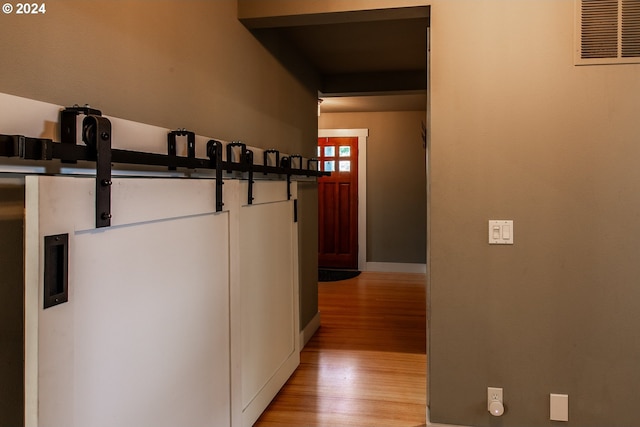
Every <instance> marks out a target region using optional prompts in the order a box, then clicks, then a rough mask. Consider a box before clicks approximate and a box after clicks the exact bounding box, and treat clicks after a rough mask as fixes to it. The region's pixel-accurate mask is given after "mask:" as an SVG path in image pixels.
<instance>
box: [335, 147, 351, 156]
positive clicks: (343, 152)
mask: <svg viewBox="0 0 640 427" xmlns="http://www.w3.org/2000/svg"><path fill="white" fill-rule="evenodd" d="M338 153H339V155H340V157H349V156H351V147H349V146H348V145H346V146H341V147H340V148H338Z"/></svg>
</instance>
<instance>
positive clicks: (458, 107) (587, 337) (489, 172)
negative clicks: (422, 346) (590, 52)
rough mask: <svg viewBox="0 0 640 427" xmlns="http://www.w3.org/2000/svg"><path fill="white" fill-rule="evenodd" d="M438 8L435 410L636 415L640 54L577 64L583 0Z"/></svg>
mask: <svg viewBox="0 0 640 427" xmlns="http://www.w3.org/2000/svg"><path fill="white" fill-rule="evenodd" d="M431 12H432V19H431V25H432V31H431V34H432V44H431V59H432V62H431V64H432V65H431V67H432V68H431V70H432V76H431V87H432V92H431V94H432V98H431V99H432V100H431V105H432V111H431V117H432V126H431V132H432V134H431V135H432V139H431V147H430V167H431V174H430V187H431V210H430V213H431V216H430V221H431V223H430V229H431V241H430V273H431V276H430V293H429V295H430V304H431V312H430V337H429V345H430V358H429V378H430V389H429V399H430V409H431V420H432V421H433V422H440V423H450V424H461V425H473V426H489V425H501V426H524V425H527V426H547V425H555V424H554V423H552V422H550V421H548V419H549V393H567V394H569V412H570V414H569V419H570V421H569V423H567V424H566V425H568V426H581V427H586V426H605V425H606V426H629V425H639V424H640V415H639V414H638V411H637V387H638V384H639V383H640V369H638V360H640V336H639V333H638V330H639V328H638V324H639V321H640V287H639V286H638V277H640V262H638V254H639V253H640V221H639V218H640V202H639V201H638V194H640V168H639V167H638V159H640V144H638V138H639V135H640V120H638V111H640V97H638V93H640V78H639V76H640V65H617V66H588V67H584V66H583V67H576V66H574V65H573V49H574V44H573V43H574V37H573V29H574V21H573V20H574V2H573V1H568V0H566V1H557V0H535V1H534V0H525V1H517V2H515V1H508V0H487V1H483V2H478V1H475V0H457V1H455V2H454V1H449V0H447V1H445V0H435V1H433V6H432V9H431ZM489 219H513V220H514V228H515V231H514V240H515V244H514V245H513V246H489V245H488V244H487V229H488V227H487V220H489ZM487 386H494V387H504V396H505V403H506V406H507V412H506V413H505V415H504V416H503V417H502V419H500V420H498V419H494V418H492V417H491V416H490V415H489V414H488V412H487V410H486V388H487Z"/></svg>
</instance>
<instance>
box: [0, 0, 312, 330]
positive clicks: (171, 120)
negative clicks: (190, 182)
mask: <svg viewBox="0 0 640 427" xmlns="http://www.w3.org/2000/svg"><path fill="white" fill-rule="evenodd" d="M46 6H47V11H46V14H44V15H38V16H36V15H34V16H19V15H16V14H11V15H4V16H2V25H0V40H2V43H1V44H0V57H2V58H4V59H5V60H3V64H2V67H0V92H4V93H9V94H12V95H18V96H22V97H26V98H32V99H37V100H40V101H46V102H52V103H56V104H60V105H73V104H80V105H83V104H85V103H88V104H90V105H91V106H93V107H95V108H99V109H101V110H102V111H103V113H104V114H107V115H111V116H115V117H122V118H126V119H129V120H133V121H138V122H142V123H148V124H154V125H158V126H164V127H168V128H173V129H175V128H188V129H190V130H193V131H195V132H196V133H198V134H201V135H207V136H211V137H215V138H220V139H224V140H241V141H243V142H245V143H246V144H248V145H252V146H256V147H261V148H277V149H279V150H281V151H282V152H285V153H297V154H302V155H303V156H305V157H312V156H315V147H316V141H317V139H316V138H317V114H316V109H317V92H316V90H315V87H316V84H315V82H316V80H315V79H316V78H317V76H316V75H315V73H314V72H312V71H311V69H310V68H309V67H307V66H306V65H305V62H304V61H300V60H298V61H297V63H298V69H297V73H296V76H293V75H292V74H291V73H290V72H289V71H287V70H286V69H285V68H284V66H283V65H282V64H281V62H279V60H277V59H275V58H274V57H273V55H272V54H271V53H270V52H269V50H267V48H265V47H264V46H263V45H262V44H261V43H260V42H258V41H257V40H256V39H255V37H254V36H253V35H252V34H251V33H250V32H249V31H248V30H247V29H246V28H245V27H244V26H243V25H242V24H241V23H240V22H239V21H238V19H237V3H236V1H235V0H216V1H209V0H193V1H189V2H181V1H166V2H148V1H127V2H121V1H114V2H101V3H96V2H87V1H77V0H76V1H72V0H56V1H55V2H49V3H47V5H46ZM269 43H270V46H269V48H270V49H272V50H274V49H277V50H278V53H279V56H280V58H281V59H283V58H284V59H286V60H287V61H292V60H295V54H293V53H291V52H289V51H288V50H287V49H286V47H285V46H284V45H282V46H279V45H278V40H277V39H270V40H269ZM0 120H1V119H0ZM115 135H117V130H116V129H114V138H115ZM127 148H135V144H132V145H131V146H130V147H127ZM311 222H312V221H311ZM310 226H312V225H310ZM303 234H304V233H303ZM305 235H306V234H305ZM300 250H301V254H309V253H313V254H316V253H317V244H316V243H314V242H313V241H306V240H304V241H301V245H300ZM307 257H308V255H303V258H305V259H306V258H307ZM307 265H308V264H304V265H303V268H306V267H305V266H307ZM315 275H316V272H315V270H314V271H313V273H311V272H307V271H301V287H302V288H303V289H305V287H307V286H309V287H311V288H312V289H313V287H314V286H317V283H316V279H317V278H316V277H315ZM312 276H313V277H314V279H313V281H311V279H310V278H311V277H312ZM312 311H313V314H314V315H315V313H316V312H317V308H316V309H315V310H312ZM303 317H304V313H303ZM304 325H305V324H304V323H303V326H304Z"/></svg>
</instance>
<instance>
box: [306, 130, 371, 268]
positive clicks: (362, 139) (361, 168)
mask: <svg viewBox="0 0 640 427" xmlns="http://www.w3.org/2000/svg"><path fill="white" fill-rule="evenodd" d="M350 136H351V137H353V136H357V137H358V270H360V271H366V270H367V137H368V136H369V129H318V138H335V137H350Z"/></svg>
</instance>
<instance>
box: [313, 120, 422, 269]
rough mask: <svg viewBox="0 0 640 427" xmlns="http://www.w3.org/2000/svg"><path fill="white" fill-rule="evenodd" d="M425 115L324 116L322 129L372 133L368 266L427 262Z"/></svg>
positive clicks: (368, 189) (368, 143)
mask: <svg viewBox="0 0 640 427" xmlns="http://www.w3.org/2000/svg"><path fill="white" fill-rule="evenodd" d="M425 121H426V112H425V111H387V112H369V113H323V114H322V115H321V116H320V118H319V119H318V127H319V128H320V129H368V130H369V137H368V138H367V248H366V250H367V258H366V259H367V261H368V262H391V263H420V264H424V263H425V260H426V255H425V252H426V220H425V218H426V185H425V182H426V180H425V149H424V148H423V143H422V138H421V124H422V123H424V122H425Z"/></svg>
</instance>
